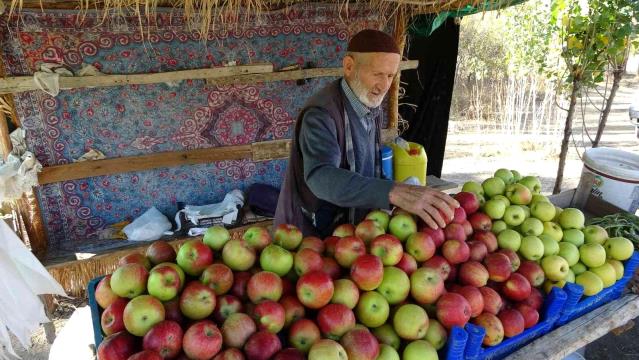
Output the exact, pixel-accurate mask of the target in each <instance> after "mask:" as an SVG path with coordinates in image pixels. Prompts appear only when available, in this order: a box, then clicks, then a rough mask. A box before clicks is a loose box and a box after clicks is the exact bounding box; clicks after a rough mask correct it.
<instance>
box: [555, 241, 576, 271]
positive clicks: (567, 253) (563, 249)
mask: <svg viewBox="0 0 639 360" xmlns="http://www.w3.org/2000/svg"><path fill="white" fill-rule="evenodd" d="M559 256H561V257H562V258H564V259H566V261H568V266H573V265H575V264H576V263H577V262H578V261H579V249H578V248H577V247H576V246H575V244H572V243H569V242H565V241H560V242H559Z"/></svg>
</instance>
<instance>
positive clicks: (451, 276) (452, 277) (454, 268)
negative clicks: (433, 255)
mask: <svg viewBox="0 0 639 360" xmlns="http://www.w3.org/2000/svg"><path fill="white" fill-rule="evenodd" d="M458 272H459V265H451V266H450V272H449V273H448V277H447V278H446V282H448V283H451V282H454V281H457V273H458Z"/></svg>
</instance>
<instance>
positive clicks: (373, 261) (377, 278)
mask: <svg viewBox="0 0 639 360" xmlns="http://www.w3.org/2000/svg"><path fill="white" fill-rule="evenodd" d="M383 278H384V264H382V260H381V259H380V258H379V257H377V256H375V255H370V254H364V255H362V256H360V257H359V258H357V260H355V262H354V263H353V265H352V267H351V279H353V281H354V282H355V284H357V287H359V288H360V290H364V291H372V290H375V289H377V287H378V286H379V284H381V283H382V280H383Z"/></svg>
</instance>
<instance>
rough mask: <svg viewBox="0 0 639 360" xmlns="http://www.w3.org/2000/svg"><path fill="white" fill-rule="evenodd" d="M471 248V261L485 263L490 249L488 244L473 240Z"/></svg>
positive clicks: (469, 245) (470, 244)
mask: <svg viewBox="0 0 639 360" xmlns="http://www.w3.org/2000/svg"><path fill="white" fill-rule="evenodd" d="M468 247H469V248H470V259H471V260H475V261H480V262H481V261H484V258H485V257H486V255H487V254H488V248H487V247H486V244H484V243H483V242H481V241H477V240H472V241H469V242H468Z"/></svg>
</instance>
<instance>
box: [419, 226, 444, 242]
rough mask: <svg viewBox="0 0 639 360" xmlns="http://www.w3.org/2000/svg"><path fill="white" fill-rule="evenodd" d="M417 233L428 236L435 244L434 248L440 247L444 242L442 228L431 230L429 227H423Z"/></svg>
mask: <svg viewBox="0 0 639 360" xmlns="http://www.w3.org/2000/svg"><path fill="white" fill-rule="evenodd" d="M419 231H421V232H423V233H425V234H428V235H430V237H431V239H433V242H435V247H440V246H441V245H442V244H443V243H444V241H445V240H446V236H445V235H444V229H442V228H437V229H433V228H431V227H429V226H423V227H422V228H421V229H420V230H419Z"/></svg>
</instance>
